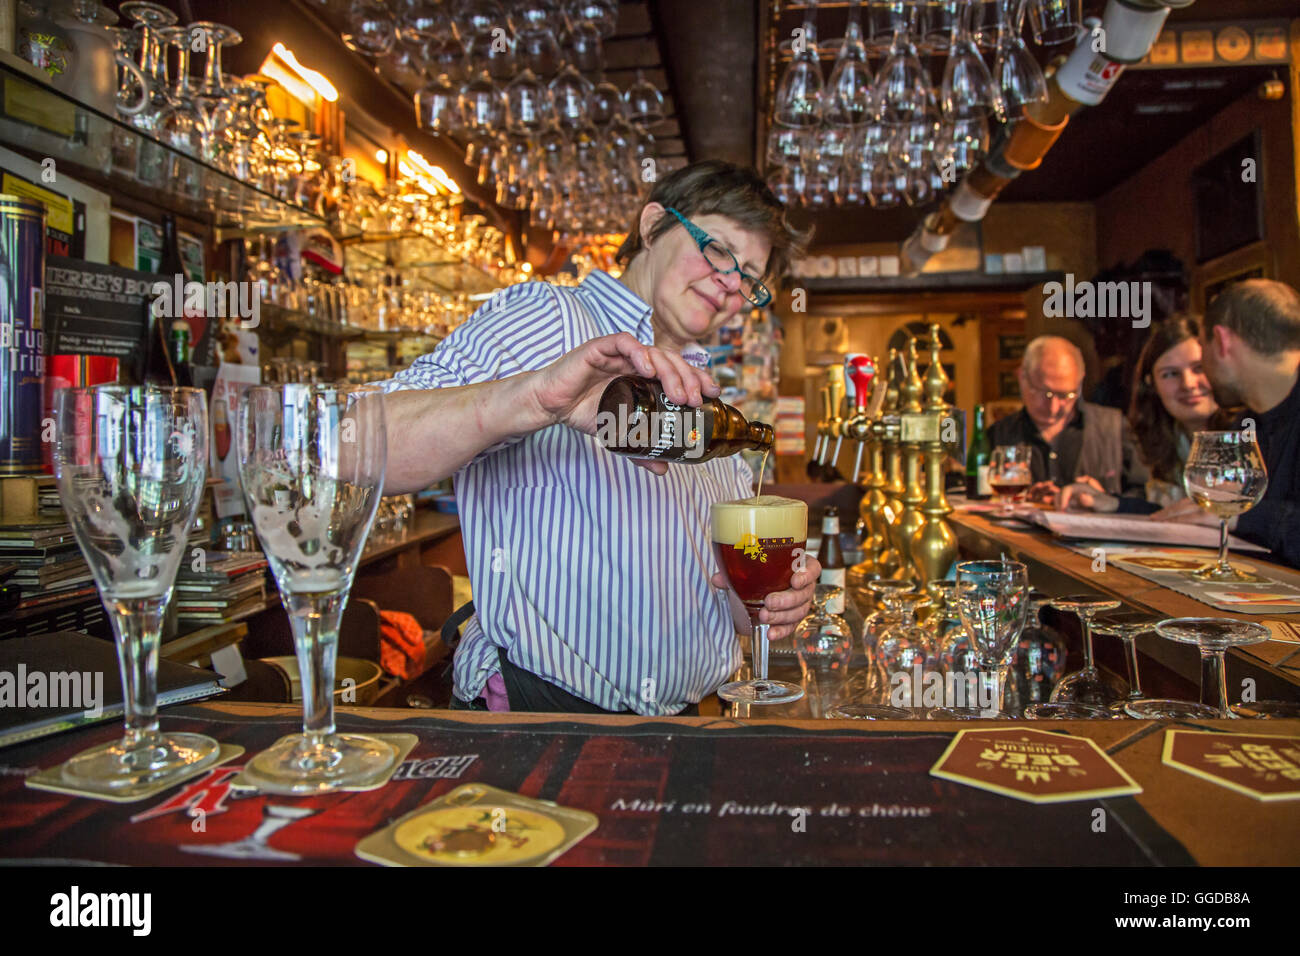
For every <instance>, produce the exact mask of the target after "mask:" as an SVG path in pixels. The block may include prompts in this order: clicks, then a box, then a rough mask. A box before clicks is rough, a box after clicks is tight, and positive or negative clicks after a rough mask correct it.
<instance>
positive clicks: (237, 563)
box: [173, 551, 267, 624]
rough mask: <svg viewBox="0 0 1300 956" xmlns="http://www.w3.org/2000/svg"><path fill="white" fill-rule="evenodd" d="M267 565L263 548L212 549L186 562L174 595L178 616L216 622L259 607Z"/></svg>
mask: <svg viewBox="0 0 1300 956" xmlns="http://www.w3.org/2000/svg"><path fill="white" fill-rule="evenodd" d="M266 568H267V564H266V558H265V557H263V556H262V553H261V552H260V551H210V552H207V554H206V560H204V561H202V562H195V561H191V562H183V563H182V564H181V569H180V572H179V573H178V574H177V575H176V593H175V597H174V598H173V600H174V602H175V605H176V617H177V620H178V621H180V622H182V623H190V624H215V623H218V622H221V621H230V620H234V619H236V618H238V617H242V616H245V615H247V614H249V613H251V612H253V611H257V610H260V609H261V608H262V606H263V605H264V604H265V602H266Z"/></svg>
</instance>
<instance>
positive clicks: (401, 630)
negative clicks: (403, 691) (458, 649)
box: [379, 611, 424, 680]
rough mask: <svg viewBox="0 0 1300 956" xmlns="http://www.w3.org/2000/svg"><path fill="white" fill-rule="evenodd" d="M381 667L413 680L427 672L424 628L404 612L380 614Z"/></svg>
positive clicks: (384, 612) (381, 612)
mask: <svg viewBox="0 0 1300 956" xmlns="http://www.w3.org/2000/svg"><path fill="white" fill-rule="evenodd" d="M379 617H380V619H381V620H380V624H379V636H380V641H379V666H380V667H382V668H383V669H384V670H386V671H387V672H388V673H390V674H392V675H394V676H395V677H400V678H402V680H410V679H411V678H412V677H414V676H415V675H417V674H419V673H420V671H422V670H423V669H424V628H422V627H420V622H419V621H417V620H416V619H415V618H414V617H412V616H411V615H410V614H406V613H405V612H403V611H380V612H379Z"/></svg>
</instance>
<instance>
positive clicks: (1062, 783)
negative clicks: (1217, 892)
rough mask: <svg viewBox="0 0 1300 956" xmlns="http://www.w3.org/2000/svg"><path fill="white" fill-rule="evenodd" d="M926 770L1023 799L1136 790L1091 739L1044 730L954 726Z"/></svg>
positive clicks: (1033, 800) (1054, 800)
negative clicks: (954, 731) (955, 731)
mask: <svg viewBox="0 0 1300 956" xmlns="http://www.w3.org/2000/svg"><path fill="white" fill-rule="evenodd" d="M930 774H931V775H932V776H935V777H942V778H943V779H945V780H952V781H954V782H955V783H961V784H965V785H966V786H968V787H976V788H978V789H980V790H988V791H991V792H993V793H1000V794H1002V795H1004V796H1008V797H1015V798H1016V799H1017V800H1025V801H1027V802H1029V803H1063V802H1065V801H1069V800H1089V799H1096V798H1099V797H1120V796H1129V795H1132V794H1137V793H1141V792H1142V788H1141V787H1140V786H1138V783H1137V781H1135V780H1134V779H1133V778H1132V777H1130V776H1129V775H1128V774H1127V773H1125V772H1124V771H1123V769H1121V768H1120V766H1119V764H1117V763H1115V761H1113V760H1111V759H1110V757H1108V756H1107V755H1106V753H1105V752H1104V751H1103V750H1102V749H1101V748H1100V747H1098V746H1097V745H1096V744H1095V743H1093V742H1092V741H1091V740H1089V739H1087V738H1086V737H1069V736H1066V735H1064V734H1055V733H1051V732H1049V731H1046V730H1018V729H1005V730H963V731H960V732H959V733H958V734H957V736H956V737H954V738H953V741H952V743H951V744H949V745H948V749H947V750H945V751H944V754H943V756H942V757H940V758H939V762H938V763H936V764H935V765H934V767H933V768H932V769H931V770H930Z"/></svg>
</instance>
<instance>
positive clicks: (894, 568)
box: [871, 349, 903, 578]
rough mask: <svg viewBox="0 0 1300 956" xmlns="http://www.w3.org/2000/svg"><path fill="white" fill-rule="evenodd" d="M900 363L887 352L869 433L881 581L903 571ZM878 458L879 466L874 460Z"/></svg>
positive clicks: (877, 564)
mask: <svg viewBox="0 0 1300 956" xmlns="http://www.w3.org/2000/svg"><path fill="white" fill-rule="evenodd" d="M899 381H900V375H899V360H898V350H897V349H890V350H889V371H888V373H887V378H886V383H885V404H884V407H883V408H882V409H881V413H880V417H879V418H878V419H876V421H875V423H874V424H873V425H872V429H871V430H872V434H873V435H874V436H875V438H876V449H875V451H874V452H873V455H872V458H873V467H874V469H875V475H873V476H872V481H873V482H875V481H876V477H877V476H879V484H878V485H877V488H878V491H879V499H877V500H878V501H879V505H878V507H877V506H876V505H875V504H873V513H874V514H875V518H876V527H877V528H878V529H880V533H881V535H880V537H881V550H880V553H879V554H878V555H877V557H876V573H877V574H879V576H880V577H882V578H894V577H898V576H899V573H900V571H902V569H903V559H902V555H901V554H900V553H899V550H898V537H897V535H896V533H895V531H894V523H895V521H896V520H897V519H898V517H899V516H900V513H901V511H902V507H903V506H902V503H901V501H900V499H901V497H902V494H903V481H902V451H901V449H900V448H899V446H898V433H899V416H898V403H899V398H898V396H899ZM876 456H879V463H880V464H879V466H876V464H875V459H876Z"/></svg>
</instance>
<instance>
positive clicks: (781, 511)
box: [710, 495, 808, 704]
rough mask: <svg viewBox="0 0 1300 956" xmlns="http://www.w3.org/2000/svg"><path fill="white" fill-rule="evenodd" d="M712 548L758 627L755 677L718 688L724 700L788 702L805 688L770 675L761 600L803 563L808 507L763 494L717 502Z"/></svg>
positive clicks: (782, 587)
mask: <svg viewBox="0 0 1300 956" xmlns="http://www.w3.org/2000/svg"><path fill="white" fill-rule="evenodd" d="M710 521H711V523H712V526H713V553H714V554H715V555H716V556H717V559H718V565H719V566H720V567H721V568H722V573H723V574H724V575H726V578H727V581H728V583H729V584H730V585H731V589H732V590H733V591H735V592H736V594H737V595H738V596H739V597H740V600H741V601H743V602H744V604H745V609H746V610H747V611H748V612H749V621H750V624H751V625H752V627H753V629H754V633H753V654H754V677H753V679H751V680H744V681H732V682H731V683H729V684H724V685H722V687H720V688H719V689H718V696H719V697H721V698H722V699H723V700H727V701H732V702H743V703H748V704H786V703H789V702H790V701H794V700H798V699H799V698H800V697H802V696H803V688H802V687H800V686H799V685H798V684H791V683H787V682H786V681H779V680H769V679H768V676H767V651H768V648H767V631H768V627H769V626H770V625H767V624H763V623H760V622H759V619H758V615H759V612H760V611H761V610H762V609H763V599H764V598H766V597H767V596H768V595H769V594H775V593H776V592H778V591H785V590H787V589H788V588H789V587H790V578H791V577H793V576H794V572H795V571H796V570H797V569H798V568H800V567H802V566H803V561H804V556H805V551H804V546H805V545H806V544H807V542H808V506H807V505H806V504H805V503H804V502H802V501H796V500H795V499H793V498H782V497H780V496H778V495H762V496H760V497H757V498H741V499H740V500H738V501H718V502H714V504H713V506H712V509H711V511H710Z"/></svg>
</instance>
